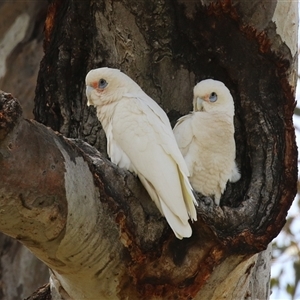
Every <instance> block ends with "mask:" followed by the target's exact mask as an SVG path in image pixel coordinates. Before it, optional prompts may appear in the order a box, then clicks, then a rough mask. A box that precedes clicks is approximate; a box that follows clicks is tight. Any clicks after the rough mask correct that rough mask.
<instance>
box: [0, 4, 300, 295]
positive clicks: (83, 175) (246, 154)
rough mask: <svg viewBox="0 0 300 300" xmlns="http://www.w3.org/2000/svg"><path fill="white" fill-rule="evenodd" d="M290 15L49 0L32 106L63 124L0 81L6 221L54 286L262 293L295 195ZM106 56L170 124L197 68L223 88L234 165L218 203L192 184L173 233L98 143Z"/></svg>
mask: <svg viewBox="0 0 300 300" xmlns="http://www.w3.org/2000/svg"><path fill="white" fill-rule="evenodd" d="M296 24H297V5H296V3H295V2H292V1H291V2H277V3H276V2H268V3H263V4H261V2H260V1H254V2H249V1H247V2H243V3H240V2H239V1H232V2H231V1H221V2H219V1H202V3H201V4H200V3H198V2H191V1H183V0H182V1H178V2H176V3H174V2H168V1H160V2H153V3H152V2H149V1H145V2H139V3H136V2H134V1H132V0H127V1H125V0H123V1H119V2H115V1H114V2H110V1H105V2H102V1H101V2H98V1H73V0H69V1H61V0H56V1H52V2H51V3H50V5H49V8H48V13H47V19H46V23H45V43H44V47H45V56H44V58H43V61H42V63H41V69H40V73H39V79H38V85H37V89H36V98H35V111H34V112H35V118H36V120H37V121H38V122H40V123H43V124H44V125H46V126H49V127H51V128H52V129H53V130H55V131H58V132H60V133H61V134H63V136H65V137H63V136H62V135H60V134H58V133H54V132H53V131H51V130H50V129H49V128H46V127H44V126H43V125H41V124H39V123H37V122H34V121H27V120H24V118H23V117H22V113H21V109H20V106H19V104H18V102H17V101H16V100H15V99H14V98H13V97H11V96H10V95H9V94H4V93H2V95H1V102H0V168H1V170H2V171H1V173H0V182H1V185H0V209H1V210H0V214H1V216H0V230H1V231H2V232H4V233H6V234H8V235H10V236H12V237H14V238H16V239H17V240H19V241H20V242H21V243H23V244H24V245H25V246H26V247H28V248H29V249H30V250H31V251H32V252H33V253H34V254H35V255H36V256H37V257H38V258H39V259H41V260H42V261H44V262H45V263H46V264H47V265H48V266H49V268H50V269H51V270H52V271H51V273H52V275H51V293H52V297H53V298H54V299H59V298H60V297H61V298H63V299H70V298H71V299H92V298H96V299H220V298H229V299H230V298H231V299H235V298H245V299H255V298H262V299H267V298H268V296H269V293H270V291H269V285H268V282H269V273H270V251H271V249H270V247H268V245H269V243H270V242H271V240H272V239H273V238H274V237H275V236H276V235H277V234H278V233H279V231H280V230H281V228H282V226H283V224H284V222H285V217H286V213H287V210H288V209H289V207H290V205H291V203H292V201H293V198H294V196H295V194H296V182H297V150H296V144H295V134H294V128H293V124H292V114H293V109H294V105H295V101H294V92H295V83H296V68H295V65H296V63H295V62H296V59H297V47H296V45H297V43H296V39H297V32H296V29H297V25H296ZM100 66H109V67H118V68H120V69H122V70H123V71H124V72H125V73H127V74H128V75H129V76H131V77H132V78H133V79H134V80H136V81H137V82H138V83H139V84H140V85H141V87H142V88H143V89H144V90H145V91H146V92H147V93H148V94H149V95H150V96H151V97H152V98H153V99H155V100H156V101H157V102H158V103H159V104H160V105H161V106H162V107H163V108H164V110H165V111H166V112H167V114H168V116H169V118H170V121H171V123H172V124H174V122H175V121H176V120H177V118H178V117H179V116H181V115H183V114H186V113H187V112H188V111H189V110H190V109H191V107H192V95H191V92H192V88H193V86H194V85H195V83H196V82H197V81H199V80H202V79H205V78H215V79H218V80H221V81H223V82H224V83H225V84H226V86H227V87H229V89H230V91H231V93H232V94H233V98H234V100H235V108H236V116H235V128H236V135H235V138H236V143H237V163H238V165H239V167H240V169H241V174H242V178H241V180H240V181H239V182H238V183H236V184H228V187H227V189H226V192H225V194H224V196H223V197H222V200H221V207H217V206H215V205H213V202H212V200H209V199H202V198H201V197H199V209H198V217H199V220H198V221H197V222H196V223H194V224H193V225H192V227H193V236H192V237H191V238H189V239H184V240H182V241H180V240H177V239H176V238H175V237H174V235H173V233H172V231H171V230H170V228H169V227H168V226H167V224H166V221H165V219H164V218H162V217H161V216H160V214H159V212H158V210H157V209H156V207H155V205H154V204H153V203H152V201H151V200H150V198H149V196H148V195H147V193H146V191H145V190H144V189H143V187H142V186H141V184H140V182H139V181H138V179H136V178H135V177H134V176H133V175H132V174H131V173H129V172H127V171H124V170H120V169H119V168H117V167H116V166H115V165H113V164H112V163H110V162H109V161H108V160H107V159H106V158H105V151H106V145H105V135H104V132H103V130H102V128H101V126H100V123H99V121H98V119H97V118H96V115H95V111H94V109H93V108H88V107H87V106H86V97H85V96H84V90H85V84H84V77H85V75H86V73H87V71H88V70H90V69H91V68H95V67H100ZM74 138H75V139H74ZM84 141H85V142H88V143H85V142H84ZM96 149H98V150H100V152H101V154H100V153H99V152H98V151H97V150H96ZM29 166H30V167H29ZM16 187H17V188H16ZM267 247H268V248H267ZM266 248H267V250H265V249H266ZM262 250H265V251H263V252H261V251H262ZM258 253H259V254H258ZM41 293H43V296H40V295H41ZM47 293H48V294H47ZM49 293H50V290H49V288H48V287H45V288H44V289H42V290H40V291H39V293H37V294H36V296H32V299H42V297H46V296H45V295H49ZM54 295H56V296H54ZM34 297H36V298H34ZM55 297H56V298H55Z"/></svg>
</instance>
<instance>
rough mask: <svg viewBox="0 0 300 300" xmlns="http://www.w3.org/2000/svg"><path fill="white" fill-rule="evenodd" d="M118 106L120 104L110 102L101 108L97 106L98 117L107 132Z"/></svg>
mask: <svg viewBox="0 0 300 300" xmlns="http://www.w3.org/2000/svg"><path fill="white" fill-rule="evenodd" d="M117 104H118V102H109V103H106V104H103V105H101V106H100V105H99V106H97V117H98V119H99V121H100V122H101V125H102V127H103V129H104V131H105V132H106V131H107V128H108V125H109V123H110V122H111V119H112V116H113V114H114V111H115V108H116V106H117Z"/></svg>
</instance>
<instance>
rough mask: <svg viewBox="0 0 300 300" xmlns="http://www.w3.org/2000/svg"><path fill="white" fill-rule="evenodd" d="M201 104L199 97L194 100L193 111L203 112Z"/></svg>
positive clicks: (201, 100)
mask: <svg viewBox="0 0 300 300" xmlns="http://www.w3.org/2000/svg"><path fill="white" fill-rule="evenodd" d="M203 102H204V100H203V99H202V98H200V97H196V98H194V111H201V110H203Z"/></svg>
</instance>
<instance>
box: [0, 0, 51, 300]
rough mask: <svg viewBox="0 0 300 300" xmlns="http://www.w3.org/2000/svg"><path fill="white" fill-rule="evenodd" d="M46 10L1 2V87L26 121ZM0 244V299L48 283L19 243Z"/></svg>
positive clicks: (3, 239)
mask: <svg viewBox="0 0 300 300" xmlns="http://www.w3.org/2000/svg"><path fill="white" fill-rule="evenodd" d="M46 11H47V2H46V1H32V0H22V1H15V0H11V1H1V2H0V14H1V22H0V24H1V26H0V49H1V50H0V88H1V89H3V90H5V91H10V92H11V93H12V94H14V95H17V96H18V97H19V99H20V101H21V105H22V108H23V115H24V117H26V118H33V106H34V95H35V88H36V79H37V75H38V71H39V65H40V61H41V59H42V57H43V28H44V22H45V18H46ZM0 172H1V169H0ZM0 186H1V184H0ZM0 245H1V252H0V257H1V259H0V299H10V300H13V299H16V300H19V299H24V298H25V297H28V296H29V295H31V294H32V292H33V291H35V290H36V289H37V288H38V287H40V286H41V285H42V284H44V283H46V282H48V281H49V271H48V268H47V267H46V266H45V265H44V264H43V263H42V262H41V261H39V260H38V259H37V258H36V257H35V256H34V255H33V254H32V253H31V252H30V251H29V250H28V249H27V248H25V247H24V246H22V244H20V243H19V242H18V241H16V240H14V239H12V238H10V237H8V236H6V235H4V234H2V233H1V234H0Z"/></svg>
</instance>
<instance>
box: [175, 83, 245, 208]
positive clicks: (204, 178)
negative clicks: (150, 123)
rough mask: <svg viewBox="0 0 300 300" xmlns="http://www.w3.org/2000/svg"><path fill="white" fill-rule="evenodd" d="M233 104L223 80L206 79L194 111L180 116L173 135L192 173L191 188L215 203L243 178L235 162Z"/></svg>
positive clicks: (197, 88)
mask: <svg viewBox="0 0 300 300" xmlns="http://www.w3.org/2000/svg"><path fill="white" fill-rule="evenodd" d="M233 117H234V103H233V98H232V96H231V94H230V91H229V90H228V88H227V87H226V86H225V85H224V84H223V83H222V82H220V81H217V80H213V79H206V80H203V81H201V82H199V83H198V84H197V85H196V86H195V87H194V99H193V112H191V113H190V114H188V115H186V116H183V117H181V118H180V119H179V120H178V121H177V123H176V125H175V127H174V130H173V132H174V135H175V138H176V140H177V143H178V146H179V149H180V151H181V153H182V155H183V157H184V159H185V161H186V164H187V166H188V169H189V172H190V178H189V179H190V182H191V184H192V187H193V188H194V189H195V190H196V191H197V192H200V193H201V194H203V195H205V196H214V199H215V203H216V204H217V205H219V204H220V198H221V195H222V193H223V192H224V190H225V188H226V184H227V181H228V180H229V181H231V182H236V181H238V180H239V179H240V177H241V175H240V173H239V170H238V168H237V166H236V163H235V151H236V150H235V140H234V124H233Z"/></svg>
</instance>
